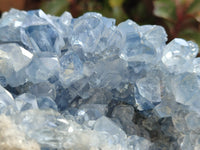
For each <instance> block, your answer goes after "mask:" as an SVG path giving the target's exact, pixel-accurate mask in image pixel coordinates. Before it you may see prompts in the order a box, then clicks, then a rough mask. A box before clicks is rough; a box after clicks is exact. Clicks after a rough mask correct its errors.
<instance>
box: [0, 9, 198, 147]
mask: <svg viewBox="0 0 200 150" xmlns="http://www.w3.org/2000/svg"><path fill="white" fill-rule="evenodd" d="M166 41H167V34H166V32H165V30H164V28H162V27H161V26H156V25H143V26H139V25H138V24H137V23H135V22H133V21H132V20H127V21H125V22H122V23H120V24H119V25H115V19H110V18H106V17H103V16H102V15H101V14H99V13H92V12H90V13H86V14H84V15H83V16H81V17H79V18H73V17H72V16H71V14H70V13H69V12H65V13H63V15H62V16H61V17H56V16H51V15H47V14H45V13H44V12H43V11H42V10H33V11H28V12H26V11H19V10H16V9H11V10H10V11H9V12H5V13H4V14H3V16H2V18H1V19H0V150H4V149H6V150H8V149H17V150H25V149H32V150H33V149H35V150H37V149H41V150H56V149H57V150H63V149H66V150H175V149H177V150H178V149H181V150H199V149H200V100H199V95H200V59H199V58H196V56H197V53H198V46H197V44H195V43H194V42H192V41H185V40H184V39H180V38H176V39H174V40H172V41H171V42H169V43H168V44H167V43H166Z"/></svg>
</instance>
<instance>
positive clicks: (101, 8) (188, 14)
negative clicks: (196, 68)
mask: <svg viewBox="0 0 200 150" xmlns="http://www.w3.org/2000/svg"><path fill="white" fill-rule="evenodd" d="M10 8H17V9H23V10H30V9H42V10H43V11H44V12H46V13H48V14H52V15H56V16H59V15H61V14H62V13H63V12H64V11H69V12H71V14H72V16H73V17H78V16H80V15H82V14H83V13H85V12H88V11H95V12H100V13H101V14H103V15H104V16H106V17H112V18H115V19H116V20H117V23H120V22H122V21H125V20H126V19H128V18H129V19H132V20H134V21H136V22H137V23H138V24H140V25H143V24H157V25H162V26H163V27H164V28H165V29H166V31H167V33H168V38H169V41H170V40H172V39H173V38H175V37H181V38H184V39H186V40H192V41H195V42H196V43H197V44H198V45H199V46H200V0H0V14H2V13H3V12H5V11H8V10H9V9H10Z"/></svg>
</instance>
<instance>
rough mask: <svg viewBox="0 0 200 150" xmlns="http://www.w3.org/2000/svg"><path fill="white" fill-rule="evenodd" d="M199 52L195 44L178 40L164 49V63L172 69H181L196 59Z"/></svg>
mask: <svg viewBox="0 0 200 150" xmlns="http://www.w3.org/2000/svg"><path fill="white" fill-rule="evenodd" d="M198 50H199V49H198V46H197V45H196V44H195V43H194V42H192V41H185V40H183V39H179V38H176V39H174V40H172V41H171V42H170V43H169V44H167V45H166V47H165V48H164V51H163V56H162V62H163V63H164V64H165V65H166V66H167V67H168V68H171V69H177V68H178V67H179V68H181V66H182V65H186V64H187V61H189V59H192V58H194V57H196V55H197V53H198ZM184 67H185V66H184ZM181 69H182V68H181Z"/></svg>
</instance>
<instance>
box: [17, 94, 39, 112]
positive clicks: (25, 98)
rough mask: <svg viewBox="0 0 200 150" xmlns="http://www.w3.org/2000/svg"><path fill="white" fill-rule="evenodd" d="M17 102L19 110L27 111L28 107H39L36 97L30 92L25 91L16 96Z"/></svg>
mask: <svg viewBox="0 0 200 150" xmlns="http://www.w3.org/2000/svg"><path fill="white" fill-rule="evenodd" d="M15 103H16V106H17V109H18V110H19V111H26V110H28V109H38V105H37V100H36V97H35V96H34V95H32V94H29V93H25V94H22V95H20V96H18V97H16V98H15Z"/></svg>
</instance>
